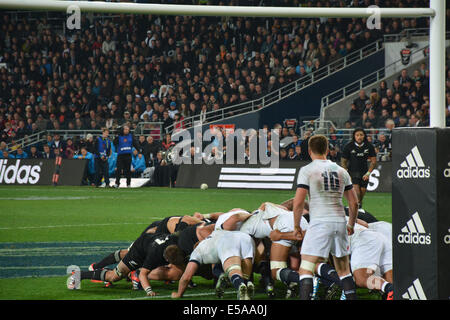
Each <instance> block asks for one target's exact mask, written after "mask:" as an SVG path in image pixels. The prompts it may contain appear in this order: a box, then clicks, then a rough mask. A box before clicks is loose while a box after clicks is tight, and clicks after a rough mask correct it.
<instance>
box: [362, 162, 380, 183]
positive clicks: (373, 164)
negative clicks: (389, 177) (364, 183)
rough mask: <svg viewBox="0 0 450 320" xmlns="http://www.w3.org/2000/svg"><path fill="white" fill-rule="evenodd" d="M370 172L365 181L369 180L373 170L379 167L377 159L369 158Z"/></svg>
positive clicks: (365, 176)
mask: <svg viewBox="0 0 450 320" xmlns="http://www.w3.org/2000/svg"><path fill="white" fill-rule="evenodd" d="M369 161H370V164H369V170H367V172H366V174H365V175H364V176H363V179H364V180H367V179H369V177H370V174H371V173H372V171H373V169H375V167H376V165H377V157H369Z"/></svg>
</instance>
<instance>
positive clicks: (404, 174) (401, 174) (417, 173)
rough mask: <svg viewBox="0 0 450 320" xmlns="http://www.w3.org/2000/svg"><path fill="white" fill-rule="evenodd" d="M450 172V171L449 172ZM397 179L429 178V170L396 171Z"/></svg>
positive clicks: (406, 169) (410, 169)
mask: <svg viewBox="0 0 450 320" xmlns="http://www.w3.org/2000/svg"><path fill="white" fill-rule="evenodd" d="M449 171H450V170H449ZM397 177H398V178H399V179H419V178H429V177H430V168H429V167H428V168H426V169H425V168H417V167H414V168H405V169H398V170H397Z"/></svg>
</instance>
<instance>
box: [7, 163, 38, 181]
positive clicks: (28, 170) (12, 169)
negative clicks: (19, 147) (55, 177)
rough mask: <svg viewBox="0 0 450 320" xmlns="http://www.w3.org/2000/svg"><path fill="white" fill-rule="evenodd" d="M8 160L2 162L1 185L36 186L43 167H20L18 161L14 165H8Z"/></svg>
mask: <svg viewBox="0 0 450 320" xmlns="http://www.w3.org/2000/svg"><path fill="white" fill-rule="evenodd" d="M7 163H8V160H0V183H6V184H11V183H19V184H25V183H29V184H36V183H37V182H38V181H39V178H40V172H41V167H40V166H37V165H36V166H29V165H23V166H21V165H20V160H17V161H16V163H15V164H14V165H7Z"/></svg>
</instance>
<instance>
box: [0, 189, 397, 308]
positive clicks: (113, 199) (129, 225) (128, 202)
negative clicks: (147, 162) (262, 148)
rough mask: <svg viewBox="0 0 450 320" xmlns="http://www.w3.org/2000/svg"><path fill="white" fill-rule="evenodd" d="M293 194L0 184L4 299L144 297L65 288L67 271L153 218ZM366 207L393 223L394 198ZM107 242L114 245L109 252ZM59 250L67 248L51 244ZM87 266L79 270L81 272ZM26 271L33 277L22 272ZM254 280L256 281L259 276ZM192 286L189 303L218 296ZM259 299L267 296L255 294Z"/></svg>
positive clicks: (124, 287)
mask: <svg viewBox="0 0 450 320" xmlns="http://www.w3.org/2000/svg"><path fill="white" fill-rule="evenodd" d="M293 195H294V193H293V192H292V191H273V190H217V189H209V190H199V189H177V188H175V189H168V188H140V189H119V190H115V189H98V188H91V187H56V188H55V187H29V186H23V187H22V186H8V187H0V208H1V209H0V217H1V219H0V245H3V246H2V247H1V249H0V270H1V271H2V272H0V299H50V300H53V299H76V300H78V299H80V300H81V299H83V300H84V299H86V300H96V299H97V300H101V299H146V297H145V294H144V292H143V291H138V292H136V291H132V290H130V283H127V282H125V281H121V282H118V283H117V284H115V285H114V287H113V288H104V287H103V285H102V284H99V283H91V282H89V281H83V283H82V290H76V291H70V290H67V288H66V276H65V275H64V274H65V273H64V270H65V268H66V267H67V266H69V265H70V264H73V263H75V264H77V262H78V261H82V258H84V259H87V257H88V258H89V259H95V258H97V259H99V258H102V257H103V256H104V255H105V253H109V252H111V250H110V247H111V246H114V243H121V244H122V243H128V242H131V241H133V240H135V239H136V238H137V236H138V235H139V234H140V233H141V232H142V230H143V229H144V228H145V227H146V226H147V225H149V224H150V223H151V222H152V221H155V220H159V219H161V218H163V217H166V216H169V215H183V214H192V213H194V212H195V211H198V212H202V213H207V212H214V211H226V210H229V209H230V208H235V207H240V208H245V209H247V210H252V209H254V208H257V207H258V206H259V205H260V204H261V203H262V202H264V201H271V202H275V203H280V202H282V201H284V200H286V199H288V198H291V197H293ZM364 208H365V209H366V210H368V211H369V212H371V213H372V214H374V215H375V216H376V217H377V218H378V219H379V220H384V221H388V222H391V195H390V194H381V193H370V194H367V196H366V198H365V199H364ZM105 241H112V242H113V243H110V244H109V246H110V247H108V246H106V247H105V245H104V243H103V242H105ZM84 242H86V243H87V244H88V245H92V246H94V247H95V248H98V250H97V249H96V250H93V251H92V252H86V251H89V248H78V247H76V245H79V243H84ZM74 243H75V244H74ZM30 244H32V246H30ZM59 245H62V246H63V248H62V249H61V248H59V249H58V248H56V249H55V248H53V247H52V246H59ZM91 249H92V248H91ZM102 250H103V251H102ZM105 250H109V251H105ZM78 255H79V256H78ZM35 256H37V257H35ZM68 259H69V260H68ZM80 259H81V260H80ZM86 261H87V260H86ZM86 261H84V263H80V264H78V265H80V267H82V268H83V267H85V266H87V264H86ZM90 261H92V262H93V261H95V260H90ZM16 262H17V263H16ZM18 264H20V265H18ZM8 270H9V271H11V272H8ZM28 270H33V272H29V274H27V275H23V272H25V273H26V272H28ZM43 270H45V271H46V272H44V271H43ZM49 270H50V271H49ZM18 271H21V272H22V273H20V272H19V273H18V274H19V275H20V278H17V275H14V274H15V273H14V272H18ZM255 278H256V280H258V275H256V277H255ZM194 281H195V282H196V283H198V287H197V288H195V289H189V290H188V291H187V292H186V298H185V299H190V300H196V299H202V300H206V299H215V296H214V295H213V290H211V288H212V281H207V280H204V279H202V278H199V277H195V278H194ZM152 286H153V288H154V290H155V291H156V292H158V294H159V297H157V298H156V299H169V296H170V292H172V291H173V290H174V289H175V288H176V284H169V285H167V284H164V283H163V282H158V281H155V282H153V284H152ZM257 289H258V288H257ZM276 289H277V293H278V294H277V297H279V298H282V297H283V296H284V287H283V285H281V284H280V283H278V284H277V287H276ZM228 291H229V292H230V293H229V294H226V295H225V299H235V294H234V292H233V290H232V289H231V288H230V289H229V290H228ZM358 294H359V295H360V298H361V299H374V298H378V296H376V295H371V294H369V293H368V292H367V290H358ZM255 298H257V299H265V298H266V296H265V295H264V294H263V293H262V291H261V290H257V294H256V296H255Z"/></svg>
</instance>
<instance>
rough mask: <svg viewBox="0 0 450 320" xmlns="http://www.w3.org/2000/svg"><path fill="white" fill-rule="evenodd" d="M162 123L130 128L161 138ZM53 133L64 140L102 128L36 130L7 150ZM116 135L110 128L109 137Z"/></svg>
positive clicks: (97, 132) (147, 123)
mask: <svg viewBox="0 0 450 320" xmlns="http://www.w3.org/2000/svg"><path fill="white" fill-rule="evenodd" d="M162 127H163V123H162V122H139V123H138V125H137V128H136V129H135V130H132V131H133V133H134V134H135V135H143V136H145V137H147V136H152V137H153V138H154V139H155V140H162V139H163V129H162ZM55 133H57V134H59V135H60V136H61V137H62V138H63V139H64V140H66V139H68V138H73V137H86V135H87V134H89V133H90V134H92V135H94V136H95V135H101V134H102V130H101V129H97V130H93V129H83V130H68V129H60V130H43V131H40V132H37V133H35V134H32V135H29V136H26V137H24V138H22V139H19V140H16V141H14V142H11V143H9V144H8V145H7V147H8V150H12V151H15V150H16V149H17V148H18V147H22V148H26V147H29V146H32V145H35V144H38V143H41V142H44V141H46V139H45V137H46V136H47V135H49V134H50V135H54V134H55ZM115 136H116V134H115V130H114V129H110V135H109V137H110V138H114V137H115Z"/></svg>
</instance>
